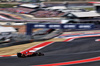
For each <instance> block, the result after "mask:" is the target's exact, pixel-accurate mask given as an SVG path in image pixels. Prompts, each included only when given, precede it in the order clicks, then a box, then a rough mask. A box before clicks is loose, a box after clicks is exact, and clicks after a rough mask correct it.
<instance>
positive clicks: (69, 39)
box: [63, 38, 74, 42]
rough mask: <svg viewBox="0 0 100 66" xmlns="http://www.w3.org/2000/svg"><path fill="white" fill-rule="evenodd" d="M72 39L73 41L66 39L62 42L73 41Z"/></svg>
mask: <svg viewBox="0 0 100 66" xmlns="http://www.w3.org/2000/svg"><path fill="white" fill-rule="evenodd" d="M73 39H74V38H68V39H66V40H64V41H63V42H67V41H71V40H73Z"/></svg>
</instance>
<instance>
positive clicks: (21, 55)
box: [17, 53, 25, 58]
mask: <svg viewBox="0 0 100 66" xmlns="http://www.w3.org/2000/svg"><path fill="white" fill-rule="evenodd" d="M17 57H19V58H24V57H25V55H24V54H21V53H17Z"/></svg>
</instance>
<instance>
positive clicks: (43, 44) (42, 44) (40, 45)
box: [21, 41, 53, 53]
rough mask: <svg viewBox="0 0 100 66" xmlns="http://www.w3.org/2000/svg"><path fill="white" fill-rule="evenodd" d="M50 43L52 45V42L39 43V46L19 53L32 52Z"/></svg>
mask: <svg viewBox="0 0 100 66" xmlns="http://www.w3.org/2000/svg"><path fill="white" fill-rule="evenodd" d="M51 43H53V41H49V42H44V43H41V44H39V45H36V46H33V47H31V48H29V49H26V50H24V51H22V52H21V53H26V52H27V51H30V50H34V49H35V48H40V47H44V46H46V45H49V44H51Z"/></svg>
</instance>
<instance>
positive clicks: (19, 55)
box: [17, 51, 44, 58]
mask: <svg viewBox="0 0 100 66" xmlns="http://www.w3.org/2000/svg"><path fill="white" fill-rule="evenodd" d="M31 56H44V54H43V53H41V52H29V51H28V52H26V53H17V57H19V58H24V57H31Z"/></svg>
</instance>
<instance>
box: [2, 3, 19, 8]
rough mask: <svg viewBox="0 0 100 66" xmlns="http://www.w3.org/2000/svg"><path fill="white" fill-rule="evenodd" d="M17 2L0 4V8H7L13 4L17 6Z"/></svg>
mask: <svg viewBox="0 0 100 66" xmlns="http://www.w3.org/2000/svg"><path fill="white" fill-rule="evenodd" d="M17 5H18V4H0V8H9V7H13V6H17Z"/></svg>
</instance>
